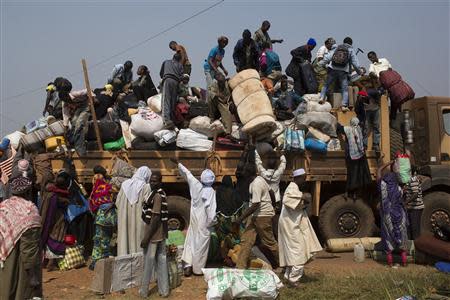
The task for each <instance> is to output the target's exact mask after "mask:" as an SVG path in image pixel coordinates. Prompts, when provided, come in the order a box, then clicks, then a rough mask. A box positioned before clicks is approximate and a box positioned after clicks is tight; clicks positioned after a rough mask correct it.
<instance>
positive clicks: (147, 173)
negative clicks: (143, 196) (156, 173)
mask: <svg viewBox="0 0 450 300" xmlns="http://www.w3.org/2000/svg"><path fill="white" fill-rule="evenodd" d="M151 176H152V171H151V170H150V169H149V168H148V167H145V166H144V167H140V168H139V169H137V171H136V173H134V175H133V177H132V178H131V179H128V180H125V181H124V182H123V183H122V189H123V191H124V193H125V196H126V197H127V199H128V202H130V204H135V203H136V202H137V201H138V200H139V199H138V198H139V193H140V192H141V190H142V189H143V188H144V185H146V184H148V182H149V180H150V177H151Z"/></svg>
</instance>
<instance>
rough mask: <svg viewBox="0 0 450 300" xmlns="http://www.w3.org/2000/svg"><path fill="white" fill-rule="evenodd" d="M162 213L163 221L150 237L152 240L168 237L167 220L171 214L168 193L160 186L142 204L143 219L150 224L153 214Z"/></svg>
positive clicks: (156, 240)
mask: <svg viewBox="0 0 450 300" xmlns="http://www.w3.org/2000/svg"><path fill="white" fill-rule="evenodd" d="M153 214H155V215H160V218H161V219H160V220H161V223H160V224H159V227H158V229H157V230H156V232H155V233H154V234H153V236H152V237H151V238H150V241H151V242H159V241H162V240H164V239H167V236H168V233H167V231H168V227H167V221H168V216H169V211H168V207H167V196H166V193H165V192H164V191H163V190H162V189H161V188H160V189H158V190H156V191H153V192H152V193H151V194H150V197H149V198H148V199H147V200H146V201H145V202H144V203H143V205H142V220H143V221H144V222H145V223H146V224H150V223H151V220H152V215H153Z"/></svg>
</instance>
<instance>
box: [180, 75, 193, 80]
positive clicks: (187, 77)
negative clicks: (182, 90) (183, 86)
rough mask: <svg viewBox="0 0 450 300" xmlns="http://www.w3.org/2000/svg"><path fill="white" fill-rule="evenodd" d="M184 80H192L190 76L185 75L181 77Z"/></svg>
mask: <svg viewBox="0 0 450 300" xmlns="http://www.w3.org/2000/svg"><path fill="white" fill-rule="evenodd" d="M181 78H182V79H190V78H191V76H189V74H183V76H181Z"/></svg>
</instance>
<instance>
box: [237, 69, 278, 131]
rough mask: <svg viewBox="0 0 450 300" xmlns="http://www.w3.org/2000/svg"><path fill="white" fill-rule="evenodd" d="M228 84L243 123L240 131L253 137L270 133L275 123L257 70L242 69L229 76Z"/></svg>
mask: <svg viewBox="0 0 450 300" xmlns="http://www.w3.org/2000/svg"><path fill="white" fill-rule="evenodd" d="M228 84H229V86H230V88H231V89H232V90H233V92H232V95H233V101H234V104H235V105H236V107H237V111H238V115H239V118H240V120H241V122H242V124H244V126H243V127H242V131H243V132H245V133H247V134H251V135H253V136H255V137H257V136H260V135H264V134H271V133H272V132H273V131H274V130H275V129H276V127H277V124H276V122H275V116H274V115H273V111H272V104H271V103H270V100H269V97H267V94H266V91H265V89H264V86H263V85H262V83H261V80H260V77H259V74H258V72H257V71H256V70H253V69H248V70H244V71H242V72H239V73H238V74H236V75H235V76H234V77H233V78H231V79H230V81H229V83H228Z"/></svg>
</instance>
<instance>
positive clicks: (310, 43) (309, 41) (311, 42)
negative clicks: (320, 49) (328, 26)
mask: <svg viewBox="0 0 450 300" xmlns="http://www.w3.org/2000/svg"><path fill="white" fill-rule="evenodd" d="M307 44H308V45H310V46H315V45H317V43H316V40H315V39H313V38H310V39H309V40H308V43H307Z"/></svg>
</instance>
